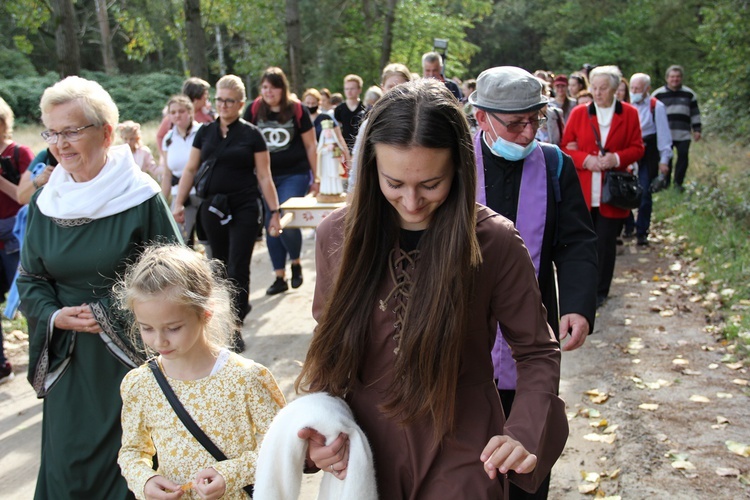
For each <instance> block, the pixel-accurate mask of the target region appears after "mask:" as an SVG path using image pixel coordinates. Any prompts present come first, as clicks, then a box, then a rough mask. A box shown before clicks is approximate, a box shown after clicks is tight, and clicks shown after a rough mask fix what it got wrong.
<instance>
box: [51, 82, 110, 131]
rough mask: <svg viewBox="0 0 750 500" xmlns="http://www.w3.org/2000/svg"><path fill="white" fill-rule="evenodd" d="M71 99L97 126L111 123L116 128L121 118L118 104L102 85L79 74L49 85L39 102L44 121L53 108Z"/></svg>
mask: <svg viewBox="0 0 750 500" xmlns="http://www.w3.org/2000/svg"><path fill="white" fill-rule="evenodd" d="M71 101H78V102H79V104H80V106H81V109H82V111H83V114H84V116H86V119H87V120H88V121H90V122H91V123H93V124H94V125H95V126H97V127H101V126H102V125H109V126H110V127H112V128H113V129H114V128H115V127H116V126H117V122H118V121H119V120H120V112H119V110H118V109H117V104H115V101H113V100H112V96H111V95H109V92H107V91H106V90H104V88H103V87H102V86H101V85H99V84H98V83H97V82H95V81H93V80H86V79H85V78H81V77H79V76H69V77H67V78H65V79H63V80H60V81H59V82H57V83H56V84H54V85H53V86H51V87H48V88H47V90H45V91H44V94H42V100H41V102H40V103H39V108H40V109H41V111H42V121H44V117H45V116H46V115H48V114H49V112H50V111H51V110H52V108H54V107H55V106H59V105H61V104H67V103H69V102H71Z"/></svg>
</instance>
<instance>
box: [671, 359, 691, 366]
mask: <svg viewBox="0 0 750 500" xmlns="http://www.w3.org/2000/svg"><path fill="white" fill-rule="evenodd" d="M672 364H673V365H689V364H690V361H688V360H687V359H682V358H676V359H673V360H672Z"/></svg>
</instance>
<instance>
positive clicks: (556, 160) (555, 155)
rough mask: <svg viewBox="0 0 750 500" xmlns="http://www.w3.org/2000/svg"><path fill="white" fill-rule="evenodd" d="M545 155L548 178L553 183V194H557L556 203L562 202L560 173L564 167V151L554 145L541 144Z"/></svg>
mask: <svg viewBox="0 0 750 500" xmlns="http://www.w3.org/2000/svg"><path fill="white" fill-rule="evenodd" d="M539 145H540V146H541V147H542V153H544V164H545V165H546V166H547V177H548V178H549V179H550V180H551V181H552V192H553V193H554V194H555V203H560V202H561V201H562V194H561V191H560V172H561V171H562V166H563V155H562V150H560V148H559V147H557V146H555V145H554V144H544V143H539Z"/></svg>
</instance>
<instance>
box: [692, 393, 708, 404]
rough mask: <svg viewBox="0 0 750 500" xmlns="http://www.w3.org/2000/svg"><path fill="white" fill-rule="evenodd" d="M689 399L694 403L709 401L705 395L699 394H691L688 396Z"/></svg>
mask: <svg viewBox="0 0 750 500" xmlns="http://www.w3.org/2000/svg"><path fill="white" fill-rule="evenodd" d="M690 401H692V402H694V403H710V402H711V400H710V399H708V398H707V397H706V396H700V395H698V394H693V395H692V396H690Z"/></svg>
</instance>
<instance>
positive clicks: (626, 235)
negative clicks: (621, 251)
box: [622, 230, 635, 240]
mask: <svg viewBox="0 0 750 500" xmlns="http://www.w3.org/2000/svg"><path fill="white" fill-rule="evenodd" d="M633 236H635V233H634V232H633V231H632V230H631V231H625V232H623V233H622V237H623V238H625V239H627V240H629V239H630V238H632V237H633Z"/></svg>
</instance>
